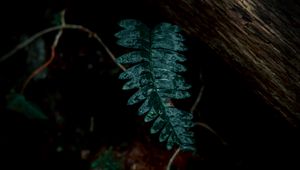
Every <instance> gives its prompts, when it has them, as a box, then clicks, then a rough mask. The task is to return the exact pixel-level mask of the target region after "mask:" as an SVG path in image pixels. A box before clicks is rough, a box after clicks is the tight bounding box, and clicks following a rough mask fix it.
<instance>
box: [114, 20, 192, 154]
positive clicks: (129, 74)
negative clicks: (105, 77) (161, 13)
mask: <svg viewBox="0 0 300 170" xmlns="http://www.w3.org/2000/svg"><path fill="white" fill-rule="evenodd" d="M119 25H120V26H121V27H122V28H124V29H123V30H121V31H120V32H118V33H116V34H115V36H116V37H117V38H119V40H118V42H117V43H118V44H119V45H121V46H124V47H128V48H133V49H135V51H132V52H130V53H127V54H124V55H122V56H120V57H118V58H117V62H118V63H120V64H129V65H131V67H130V68H129V69H127V70H125V71H124V72H123V73H121V74H120V76H119V78H120V79H130V80H129V81H128V82H127V83H126V84H125V85H124V86H123V89H124V90H129V89H134V88H138V89H139V90H138V91H137V92H136V93H135V94H134V95H133V96H131V97H130V99H129V100H128V105H133V104H136V103H139V102H143V104H142V105H141V107H140V108H139V110H138V114H139V115H143V114H146V115H145V118H144V121H145V122H150V121H154V123H153V125H152V127H151V130H150V132H151V133H153V134H154V133H157V132H160V135H159V141H160V142H164V141H167V144H166V145H167V149H172V147H173V145H174V144H177V145H179V147H180V148H181V150H194V146H193V145H194V139H193V132H191V131H190V130H189V129H190V128H191V127H192V126H193V125H194V123H193V122H192V118H193V116H192V113H189V112H186V111H183V110H180V109H177V108H175V107H174V105H173V103H172V102H171V99H184V98H187V97H189V96H190V94H189V92H188V91H187V89H189V88H190V87H191V86H190V85H188V84H187V83H186V82H185V80H184V78H183V77H182V76H181V75H179V74H178V73H180V72H184V71H185V70H186V69H185V67H184V66H183V65H181V64H180V63H178V62H183V61H185V57H184V55H182V54H180V53H179V52H182V51H185V50H186V48H185V46H184V44H183V41H184V38H183V36H182V35H181V34H180V33H179V32H180V29H179V27H178V26H176V25H172V24H169V23H161V24H159V25H157V26H156V27H155V28H154V29H152V30H151V29H149V28H148V27H147V26H146V25H145V24H143V23H141V22H140V21H137V20H133V19H127V20H122V21H121V22H120V23H119Z"/></svg>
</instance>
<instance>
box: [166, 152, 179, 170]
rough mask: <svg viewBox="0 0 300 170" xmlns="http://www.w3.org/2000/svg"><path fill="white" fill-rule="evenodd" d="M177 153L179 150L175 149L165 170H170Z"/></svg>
mask: <svg viewBox="0 0 300 170" xmlns="http://www.w3.org/2000/svg"><path fill="white" fill-rule="evenodd" d="M179 152H180V148H177V149H176V151H175V152H174V153H173V155H172V157H171V158H170V160H169V162H168V165H167V170H171V166H172V163H173V162H174V160H175V158H176V156H177V155H178V154H179Z"/></svg>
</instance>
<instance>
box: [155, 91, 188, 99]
mask: <svg viewBox="0 0 300 170" xmlns="http://www.w3.org/2000/svg"><path fill="white" fill-rule="evenodd" d="M158 91H159V94H160V95H161V96H162V97H168V98H172V99H185V98H189V97H190V96H191V95H190V93H189V92H187V91H183V90H169V89H159V90H158Z"/></svg>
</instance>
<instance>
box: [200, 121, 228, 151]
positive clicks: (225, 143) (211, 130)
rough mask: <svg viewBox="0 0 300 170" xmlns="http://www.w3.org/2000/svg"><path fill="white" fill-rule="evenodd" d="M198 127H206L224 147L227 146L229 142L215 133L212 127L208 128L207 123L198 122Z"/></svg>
mask: <svg viewBox="0 0 300 170" xmlns="http://www.w3.org/2000/svg"><path fill="white" fill-rule="evenodd" d="M196 125H198V126H202V127H204V128H205V129H207V130H208V131H209V132H211V133H212V134H214V135H215V136H216V137H217V138H219V139H220V141H221V143H222V144H223V145H227V142H226V141H225V140H224V139H223V138H222V137H221V136H220V135H219V134H218V133H217V132H216V131H214V130H213V129H212V128H211V127H210V126H208V125H207V124H206V123H202V122H197V123H196Z"/></svg>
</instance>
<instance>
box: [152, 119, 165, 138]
mask: <svg viewBox="0 0 300 170" xmlns="http://www.w3.org/2000/svg"><path fill="white" fill-rule="evenodd" d="M165 124H166V120H164V119H162V118H161V116H159V117H158V118H157V119H155V121H154V123H153V125H152V127H151V129H150V133H152V134H154V133H157V132H158V131H160V130H161V129H162V127H163V126H164V125H165Z"/></svg>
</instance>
